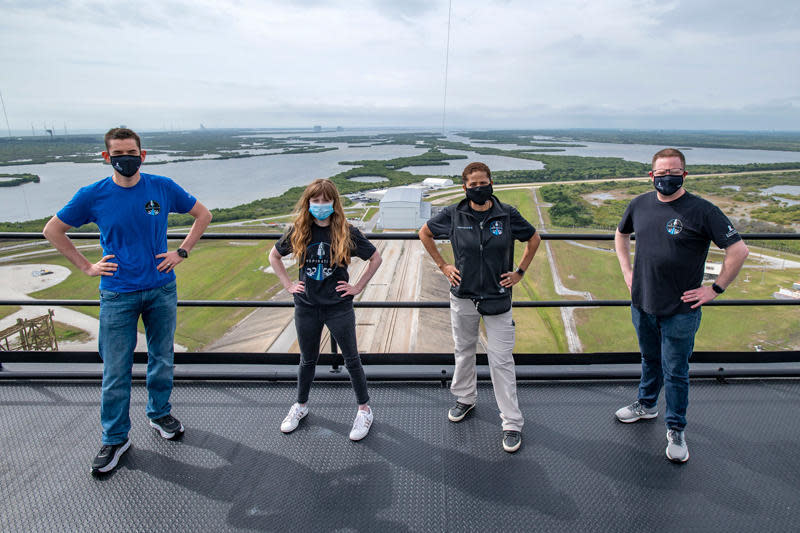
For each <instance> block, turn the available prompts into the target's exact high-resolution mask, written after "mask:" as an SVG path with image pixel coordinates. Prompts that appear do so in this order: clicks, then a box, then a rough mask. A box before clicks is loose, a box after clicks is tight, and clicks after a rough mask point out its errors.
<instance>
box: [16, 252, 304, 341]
mask: <svg viewBox="0 0 800 533" xmlns="http://www.w3.org/2000/svg"><path fill="white" fill-rule="evenodd" d="M273 243H274V242H273V241H263V242H262V241H259V242H257V244H256V245H255V246H247V245H245V246H235V245H233V246H232V245H230V244H229V243H228V242H227V241H203V242H201V243H200V244H198V245H197V247H195V249H194V250H192V254H191V256H190V258H189V259H188V260H186V261H184V262H183V263H181V264H180V265H179V266H178V268H177V275H178V298H179V299H181V300H268V299H269V298H270V297H271V296H272V295H274V294H275V293H276V292H278V290H280V288H281V287H280V284H279V283H278V279H277V276H275V275H274V274H265V273H264V272H262V271H260V270H259V268H260V267H264V266H268V265H269V259H268V257H267V252H269V250H270V249H271V248H272V245H273ZM86 256H87V257H88V258H89V260H90V261H96V260H97V259H99V256H100V251H99V250H97V251H88V252H87V253H86ZM46 261H47V262H48V263H54V264H60V265H64V266H66V267H68V268H70V269H71V270H72V272H73V273H72V274H71V275H70V276H69V277H67V279H66V280H64V281H63V282H62V283H59V284H58V285H56V286H54V287H50V288H48V289H45V290H42V291H38V292H35V293H32V294H31V296H33V297H35V298H54V299H60V298H64V299H96V298H97V296H98V294H97V286H98V283H99V280H98V279H96V278H88V277H86V276H84V275H83V274H81V273H80V272H77V269H76V268H75V267H74V266H72V264H71V263H69V261H67V260H66V259H65V258H63V257H62V256H60V255H58V254H55V255H51V256H48V257H47V258H46ZM293 270H294V269H293ZM79 310H80V311H81V312H83V313H86V314H88V315H91V316H94V317H98V315H99V307H84V308H80V309H79ZM251 311H252V308H212V307H208V308H201V307H181V308H178V324H177V332H176V334H175V341H176V342H177V343H179V344H181V345H183V346H186V348H187V349H189V350H199V349H202V347H203V346H205V345H207V344H208V343H210V342H212V341H214V340H216V339H218V338H219V337H221V336H222V335H223V334H224V333H225V332H226V331H227V330H228V329H229V328H230V327H232V326H233V325H235V324H236V323H237V322H239V320H241V319H242V318H243V317H244V316H246V315H247V314H249V313H250V312H251ZM140 330H141V331H143V329H142V327H141V322H140Z"/></svg>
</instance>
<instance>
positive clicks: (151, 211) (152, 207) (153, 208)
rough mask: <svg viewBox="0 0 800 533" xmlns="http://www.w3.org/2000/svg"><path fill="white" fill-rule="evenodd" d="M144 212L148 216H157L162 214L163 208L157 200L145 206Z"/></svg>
mask: <svg viewBox="0 0 800 533" xmlns="http://www.w3.org/2000/svg"><path fill="white" fill-rule="evenodd" d="M144 212H145V213H147V214H148V215H152V216H156V215H157V214H159V213H160V212H161V206H160V205H158V202H156V201H155V200H150V201H149V202H147V203H146V204H144Z"/></svg>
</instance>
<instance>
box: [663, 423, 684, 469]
mask: <svg viewBox="0 0 800 533" xmlns="http://www.w3.org/2000/svg"><path fill="white" fill-rule="evenodd" d="M666 453H667V459H669V460H670V461H672V462H674V463H685V462H686V461H688V460H689V447H688V446H686V437H685V436H684V433H683V431H680V430H678V429H670V430H669V431H667V450H666Z"/></svg>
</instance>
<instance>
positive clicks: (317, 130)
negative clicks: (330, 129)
mask: <svg viewBox="0 0 800 533" xmlns="http://www.w3.org/2000/svg"><path fill="white" fill-rule="evenodd" d="M321 131H322V126H314V133H319V132H321Z"/></svg>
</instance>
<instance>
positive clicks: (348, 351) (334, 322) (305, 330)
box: [294, 302, 369, 405]
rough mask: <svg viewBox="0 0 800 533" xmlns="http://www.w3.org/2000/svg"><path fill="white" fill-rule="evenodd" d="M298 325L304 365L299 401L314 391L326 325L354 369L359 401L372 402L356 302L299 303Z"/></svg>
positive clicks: (300, 370) (300, 372) (352, 377)
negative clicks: (360, 349)
mask: <svg viewBox="0 0 800 533" xmlns="http://www.w3.org/2000/svg"><path fill="white" fill-rule="evenodd" d="M294 325H295V327H296V328H297V343H298V344H299V345H300V366H299V367H298V369H297V403H306V402H307V401H308V394H309V392H310V391H311V382H312V381H314V375H315V374H316V368H317V360H318V359H319V344H320V340H321V336H322V326H323V325H324V326H328V331H330V332H331V335H332V336H333V338H334V339H335V340H336V344H337V345H338V346H339V350H340V351H341V352H342V357H343V358H344V365H345V367H347V371H348V372H349V373H350V383H351V384H352V385H353V391H355V393H356V401H358V403H359V405H361V404H365V403H367V402H369V393H368V392H367V376H366V375H365V374H364V367H362V366H361V358H360V357H359V356H358V346H357V345H356V314H355V311H353V304H352V302H343V303H340V304H336V305H320V306H317V307H311V306H308V305H302V304H297V303H296V304H295V306H294Z"/></svg>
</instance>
